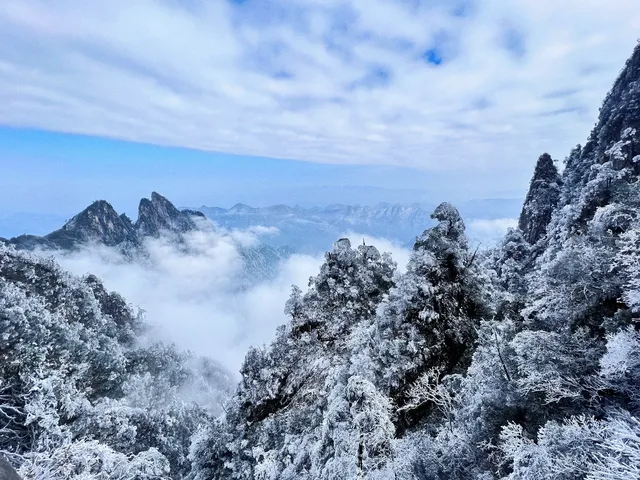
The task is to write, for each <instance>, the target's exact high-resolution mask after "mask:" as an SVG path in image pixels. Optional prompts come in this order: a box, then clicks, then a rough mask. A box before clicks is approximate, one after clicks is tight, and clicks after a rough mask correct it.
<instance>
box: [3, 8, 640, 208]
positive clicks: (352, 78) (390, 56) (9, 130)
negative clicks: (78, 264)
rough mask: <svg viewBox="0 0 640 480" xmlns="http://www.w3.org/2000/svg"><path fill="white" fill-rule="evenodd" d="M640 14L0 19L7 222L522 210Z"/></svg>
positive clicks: (572, 140)
mask: <svg viewBox="0 0 640 480" xmlns="http://www.w3.org/2000/svg"><path fill="white" fill-rule="evenodd" d="M638 31H640V8H638V3H637V0H562V1H557V0H490V1H480V0H296V1H293V0H291V1H290V0H233V1H231V0H208V1H204V0H126V1H125V0H111V1H109V2H98V1H85V0H57V1H56V2H51V1H49V0H3V1H2V7H1V8H0V169H1V170H0V171H1V172H2V175H1V176H0V216H2V215H4V216H6V215H15V214H17V213H19V212H30V213H38V214H55V215H68V214H71V213H75V212H77V211H79V210H80V209H82V208H84V207H85V206H86V205H87V204H88V203H90V202H91V201H93V200H96V199H98V198H104V199H107V200H109V201H111V202H112V203H113V204H114V206H115V207H116V208H117V209H118V210H119V211H126V212H132V211H133V212H135V207H136V206H137V201H138V200H139V199H140V198H141V197H143V196H148V195H149V192H150V191H152V190H156V191H159V192H160V193H162V194H164V195H166V196H167V197H168V198H170V199H171V200H172V201H173V202H174V203H176V204H178V205H181V206H186V205H190V206H197V205H201V204H206V205H210V206H212V205H218V206H223V207H229V206H231V205H233V204H234V203H236V202H244V203H248V204H252V205H256V206H260V205H268V204H271V203H289V204H294V203H300V204H328V203H335V202H342V203H360V204H372V203H376V202H379V201H390V202H400V203H412V202H422V201H430V202H432V203H433V202H435V201H440V200H444V199H448V200H452V201H456V200H464V199H465V198H466V199H468V198H496V197H522V196H524V193H525V190H526V187H527V184H528V181H529V178H530V176H531V173H532V171H533V166H534V163H535V160H536V159H537V157H538V156H539V155H540V154H541V153H542V152H545V151H547V152H549V153H551V155H552V156H553V157H554V158H557V159H559V160H562V159H563V158H564V157H565V155H566V154H567V153H568V151H569V149H570V148H571V147H573V146H574V145H575V144H577V143H584V141H585V140H586V138H587V135H588V133H589V131H590V129H591V127H592V126H593V124H594V123H595V120H596V117H597V113H598V108H599V106H600V104H601V102H602V100H603V98H604V96H605V94H606V92H607V91H608V90H609V88H610V87H611V85H612V83H613V81H614V80H615V77H616V75H617V74H618V73H619V71H620V70H621V68H622V67H623V65H624V61H625V60H626V58H628V57H629V56H630V54H631V52H632V49H633V48H634V46H635V45H636V43H637V37H638V33H637V32H638Z"/></svg>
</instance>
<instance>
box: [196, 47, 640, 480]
mask: <svg viewBox="0 0 640 480" xmlns="http://www.w3.org/2000/svg"><path fill="white" fill-rule="evenodd" d="M218 213H219V215H222V216H224V215H225V213H221V212H218ZM260 213H261V212H260V210H259V209H258V211H256V209H251V208H249V207H246V206H242V207H239V208H236V209H234V213H233V217H234V218H241V217H242V216H246V217H249V216H253V215H259V214H260ZM360 214H362V213H360ZM432 219H433V221H434V223H435V225H433V223H432V225H433V226H431V227H429V228H427V229H426V230H425V231H424V233H423V234H422V235H421V236H419V237H418V238H417V239H416V241H415V243H414V245H413V250H412V254H411V257H410V259H409V263H408V265H407V269H406V272H405V273H403V274H397V273H395V264H394V263H393V261H392V259H391V258H389V257H388V256H386V255H383V254H380V252H378V251H377V249H375V247H372V246H365V245H361V246H358V247H356V248H353V247H352V246H351V244H350V243H349V241H348V240H346V239H342V240H339V241H338V242H336V243H335V245H334V248H333V250H331V251H330V252H328V253H327V254H326V255H325V261H324V263H323V265H322V266H321V267H320V271H319V273H318V275H317V276H315V277H312V278H311V279H310V282H309V289H308V291H306V292H302V290H300V289H299V288H297V287H294V288H293V290H292V294H291V297H290V300H289V301H288V302H287V305H286V312H287V314H288V316H289V322H288V323H287V324H286V325H284V326H282V327H281V328H280V329H279V331H278V333H277V335H276V338H275V339H274V341H273V342H272V343H271V345H269V346H267V347H257V348H254V349H252V350H250V351H249V353H248V354H247V356H246V358H245V362H244V364H243V367H242V371H241V373H242V380H241V382H240V385H239V387H238V390H237V391H236V393H235V395H234V398H233V399H232V400H231V401H230V403H229V405H228V408H227V411H226V415H225V417H224V418H223V419H220V420H218V421H216V422H212V423H211V424H210V425H209V428H208V431H207V432H206V434H205V435H203V436H201V437H199V438H198V439H197V440H196V441H195V442H194V444H193V445H192V450H191V451H192V454H193V457H194V459H195V461H194V471H193V472H192V475H193V477H192V478H195V479H198V480H200V479H203V480H204V479H214V478H215V479H232V478H233V479H252V478H273V479H276V478H277V479H281V480H284V479H287V480H288V479H292V480H293V479H298V480H300V479H302V480H304V479H308V480H316V479H354V480H355V479H372V480H373V479H389V480H390V479H394V480H400V479H402V480H423V479H434V480H435V479H440V480H445V479H447V480H467V479H482V480H489V479H495V480H524V479H532V480H533V479H566V480H569V479H572V480H573V479H576V480H578V479H581V480H582V479H583V480H608V479H612V480H613V479H632V478H640V45H639V46H637V47H636V48H635V50H634V52H633V55H632V57H631V58H630V59H629V60H628V62H627V63H626V65H625V68H624V69H623V70H622V72H621V73H620V75H619V77H618V79H617V80H616V82H615V84H614V86H613V88H612V90H611V92H610V93H609V95H607V97H606V98H605V100H604V102H603V105H602V108H601V110H600V115H599V118H598V121H597V123H596V125H595V127H594V129H593V130H592V132H591V134H590V136H589V138H588V140H587V142H586V144H585V145H584V146H578V147H576V148H575V149H574V150H572V151H571V152H570V154H569V156H568V157H567V159H566V160H565V168H564V170H563V171H562V173H561V174H560V173H559V172H558V170H557V168H556V166H555V163H554V161H553V160H552V158H551V157H550V156H549V155H547V154H543V155H542V156H541V157H540V158H539V159H538V162H537V165H536V167H535V171H534V174H533V177H532V180H531V184H530V189H529V192H528V194H527V197H526V199H525V202H524V205H523V206H522V210H521V214H520V219H519V227H518V228H516V229H513V230H511V231H509V232H508V233H507V235H506V236H505V237H504V239H503V240H502V242H501V243H500V244H499V245H497V246H496V247H494V248H491V249H488V250H484V251H481V250H477V249H472V248H470V246H469V242H468V238H467V234H466V230H467V229H466V226H465V222H464V220H463V216H462V215H461V214H460V212H459V211H458V210H457V209H456V208H455V207H453V206H452V205H450V204H448V203H442V204H441V205H439V206H438V207H437V208H435V210H434V211H433V214H432Z"/></svg>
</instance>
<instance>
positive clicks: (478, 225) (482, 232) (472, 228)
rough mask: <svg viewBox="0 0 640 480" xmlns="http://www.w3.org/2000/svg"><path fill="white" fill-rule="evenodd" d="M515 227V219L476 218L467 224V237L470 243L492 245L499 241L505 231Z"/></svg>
mask: <svg viewBox="0 0 640 480" xmlns="http://www.w3.org/2000/svg"><path fill="white" fill-rule="evenodd" d="M517 226H518V220H517V219H516V218H494V219H491V220H488V219H483V218H476V219H472V220H470V221H469V222H468V231H467V235H468V236H469V238H470V239H471V240H472V241H476V242H489V243H493V242H496V241H498V240H501V239H502V238H503V237H504V234H505V233H507V230H509V229H510V228H515V227H517Z"/></svg>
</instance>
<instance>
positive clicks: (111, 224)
mask: <svg viewBox="0 0 640 480" xmlns="http://www.w3.org/2000/svg"><path fill="white" fill-rule="evenodd" d="M193 217H204V215H203V214H201V213H200V212H193V211H189V210H187V211H180V210H178V209H177V208H176V207H175V206H174V205H173V204H172V203H171V202H170V201H169V200H167V199H166V198H165V197H163V196H162V195H160V194H158V193H156V192H153V193H152V194H151V200H149V199H146V198H143V199H142V200H141V201H140V206H139V208H138V220H137V221H136V223H135V224H134V223H132V222H131V220H130V219H129V217H127V215H125V214H122V215H118V213H117V212H116V211H115V209H114V208H113V207H112V206H111V204H110V203H109V202H107V201H105V200H98V201H96V202H94V203H92V204H91V205H89V206H88V207H87V208H85V209H84V210H83V211H82V212H80V213H79V214H77V215H76V216H74V217H73V218H72V219H71V220H69V221H68V222H67V223H66V224H65V225H64V226H63V227H62V228H60V229H59V230H56V231H54V232H51V233H50V234H48V235H45V236H44V237H38V236H34V235H21V236H19V237H15V238H12V239H11V240H9V241H8V243H10V244H13V245H15V246H16V247H18V248H20V249H25V250H33V249H35V248H38V247H40V248H47V249H49V248H57V249H65V250H69V249H73V248H75V247H77V246H78V245H80V244H86V243H90V242H95V243H99V244H102V245H106V246H109V247H114V246H120V245H122V246H135V245H139V244H140V242H141V240H142V239H143V238H144V237H148V236H151V237H156V238H157V237H159V236H160V234H161V232H169V233H173V234H176V235H180V234H183V233H186V232H189V231H192V230H196V229H197V228H198V227H197V225H196V223H195V221H194V220H193Z"/></svg>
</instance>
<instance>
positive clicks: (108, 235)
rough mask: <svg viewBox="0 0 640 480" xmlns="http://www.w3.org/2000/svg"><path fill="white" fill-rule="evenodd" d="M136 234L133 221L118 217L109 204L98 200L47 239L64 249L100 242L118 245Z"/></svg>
mask: <svg viewBox="0 0 640 480" xmlns="http://www.w3.org/2000/svg"><path fill="white" fill-rule="evenodd" d="M133 234H134V231H133V225H132V224H131V221H129V220H128V219H126V218H122V217H121V216H119V215H118V213H117V212H116V211H115V209H114V208H113V207H112V206H111V204H110V203H109V202H106V201H104V200H98V201H96V202H93V203H92V204H91V205H89V206H88V207H87V208H85V209H84V210H83V211H82V212H80V213H79V214H77V215H76V216H75V217H73V218H72V219H71V220H69V221H68V222H67V223H66V224H65V225H64V226H63V227H62V228H61V229H60V230H57V231H55V232H53V233H50V234H49V235H47V236H46V239H47V240H49V241H52V242H53V243H55V244H59V245H60V246H62V247H66V246H72V245H73V244H75V243H82V242H91V241H99V242H101V243H104V244H105V245H108V246H113V245H118V244H120V243H123V242H124V241H126V240H128V239H130V238H131V237H132V235H133Z"/></svg>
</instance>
